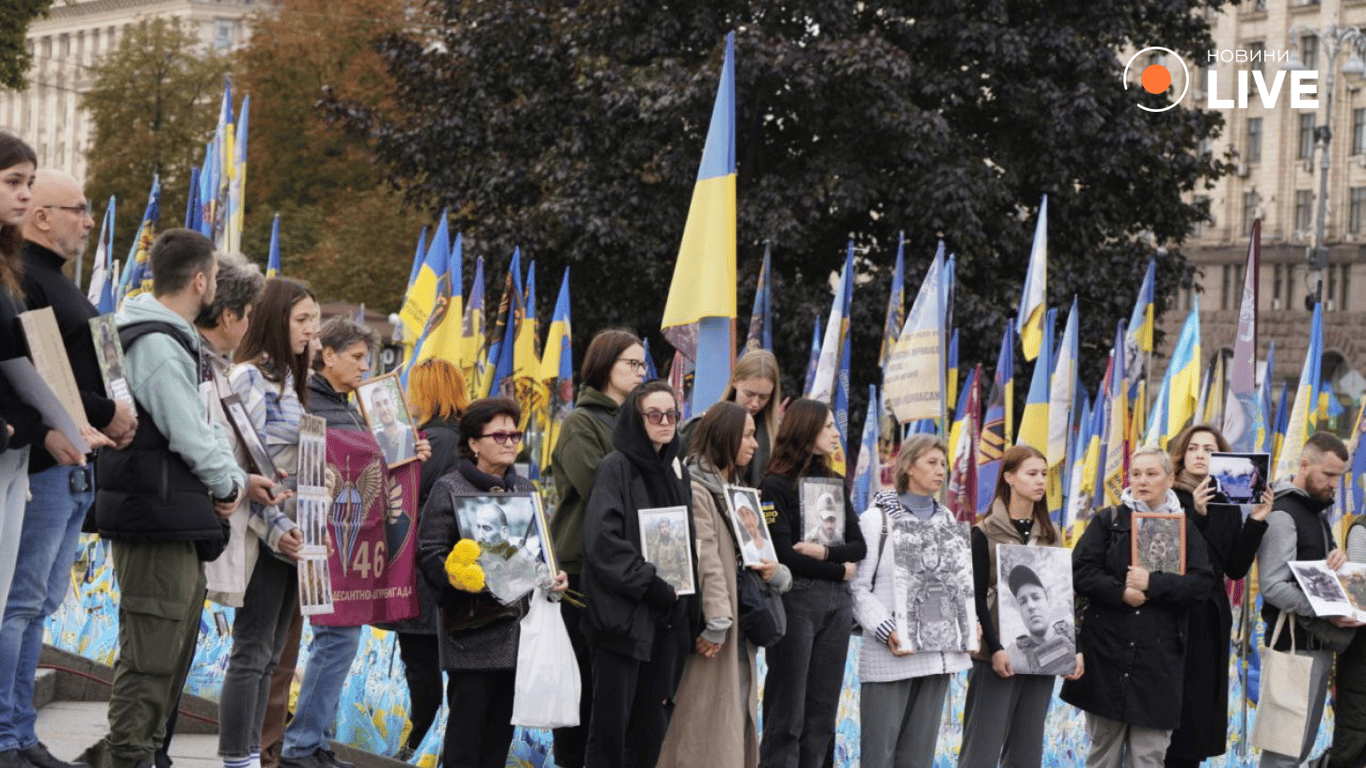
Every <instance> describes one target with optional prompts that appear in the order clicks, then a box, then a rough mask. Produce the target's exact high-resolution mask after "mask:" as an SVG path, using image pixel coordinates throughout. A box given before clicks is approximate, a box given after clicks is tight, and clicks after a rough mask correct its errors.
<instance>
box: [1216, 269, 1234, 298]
mask: <svg viewBox="0 0 1366 768" xmlns="http://www.w3.org/2000/svg"><path fill="white" fill-rule="evenodd" d="M1219 273H1220V275H1221V276H1222V279H1221V280H1220V281H1219V308H1220V309H1228V294H1229V283H1231V282H1232V281H1233V265H1232V264H1225V265H1224V266H1223V267H1221V268H1220V269H1219Z"/></svg>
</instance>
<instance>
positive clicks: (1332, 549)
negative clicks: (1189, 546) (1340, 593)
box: [1257, 432, 1360, 768]
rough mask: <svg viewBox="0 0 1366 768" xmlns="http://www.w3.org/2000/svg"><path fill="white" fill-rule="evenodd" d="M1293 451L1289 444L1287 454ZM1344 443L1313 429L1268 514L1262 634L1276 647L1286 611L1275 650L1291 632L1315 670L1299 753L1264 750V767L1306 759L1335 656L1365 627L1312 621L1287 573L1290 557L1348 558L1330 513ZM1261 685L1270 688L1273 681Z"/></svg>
mask: <svg viewBox="0 0 1366 768" xmlns="http://www.w3.org/2000/svg"><path fill="white" fill-rule="evenodd" d="M1288 448H1289V446H1287V449H1288ZM1347 456H1348V454H1347V446H1345V445H1343V443H1342V441H1341V440H1339V439H1338V438H1337V436H1335V435H1333V434H1331V433H1328V432H1316V433H1315V434H1314V435H1313V436H1311V437H1310V438H1309V441H1308V442H1306V443H1305V444H1304V449H1303V451H1301V453H1300V461H1299V465H1298V467H1296V469H1295V474H1294V475H1293V476H1292V477H1289V478H1283V479H1282V480H1280V481H1279V482H1277V483H1276V485H1275V491H1276V501H1275V502H1274V503H1273V504H1272V506H1271V514H1270V515H1267V518H1266V523H1267V529H1266V534H1265V536H1263V537H1262V545H1261V547H1260V548H1258V550H1257V567H1258V582H1257V584H1258V588H1259V589H1260V590H1261V593H1262V619H1263V620H1264V621H1265V622H1266V627H1265V630H1264V635H1263V637H1265V638H1266V642H1267V644H1268V645H1270V644H1271V638H1272V634H1273V633H1274V632H1275V629H1276V623H1277V620H1278V619H1279V618H1280V615H1281V612H1282V611H1285V612H1286V613H1287V614H1289V616H1288V617H1287V621H1286V624H1285V627H1284V628H1283V629H1282V630H1281V635H1280V637H1279V638H1278V639H1277V641H1276V650H1279V651H1288V650H1289V649H1290V634H1291V632H1292V631H1293V632H1294V635H1295V648H1296V651H1295V652H1296V653H1297V654H1298V655H1300V656H1304V657H1307V658H1310V659H1313V669H1312V671H1311V673H1310V686H1309V701H1308V702H1306V704H1307V705H1308V708H1309V710H1308V719H1307V722H1306V723H1305V729H1304V733H1303V735H1302V737H1301V747H1300V751H1299V754H1297V755H1282V754H1278V753H1276V752H1270V751H1267V750H1263V751H1262V758H1261V763H1260V766H1261V768H1293V766H1297V765H1299V764H1300V763H1301V762H1302V761H1303V760H1305V759H1306V758H1308V757H1309V751H1310V750H1311V749H1313V747H1314V741H1315V740H1316V739H1317V738H1318V733H1319V723H1320V721H1321V720H1322V718H1323V703H1324V697H1325V696H1326V695H1327V693H1328V673H1329V672H1330V671H1331V670H1332V668H1333V654H1334V652H1335V651H1337V650H1342V648H1345V647H1346V646H1347V644H1348V643H1350V642H1351V639H1352V636H1353V634H1354V633H1355V631H1356V629H1355V628H1356V627H1358V626H1360V622H1357V621H1356V620H1354V619H1352V618H1350V617H1347V616H1330V617H1328V618H1327V619H1321V618H1315V616H1314V609H1313V607H1312V606H1311V605H1310V604H1309V598H1308V597H1306V596H1305V594H1304V590H1302V589H1300V585H1299V582H1298V581H1296V579H1295V575H1294V574H1293V573H1292V572H1291V570H1290V565H1289V563H1290V561H1291V560H1326V561H1327V562H1328V567H1329V568H1332V569H1334V570H1336V569H1337V568H1339V567H1341V566H1342V564H1343V563H1344V562H1345V561H1346V556H1345V554H1344V553H1343V551H1342V550H1341V549H1339V548H1338V547H1337V546H1336V545H1335V544H1334V543H1333V531H1332V528H1331V526H1330V525H1329V523H1328V517H1327V513H1328V511H1329V510H1330V509H1331V508H1332V506H1333V492H1334V490H1335V489H1336V488H1337V486H1338V481H1339V480H1341V479H1342V475H1343V473H1344V472H1346V471H1347ZM1263 679H1264V680H1267V682H1264V683H1263V685H1269V684H1270V683H1269V680H1268V679H1267V678H1263Z"/></svg>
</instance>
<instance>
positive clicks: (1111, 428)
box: [1101, 320, 1129, 505]
mask: <svg viewBox="0 0 1366 768" xmlns="http://www.w3.org/2000/svg"><path fill="white" fill-rule="evenodd" d="M1124 338H1125V336H1124V321H1123V320H1120V321H1119V326H1118V328H1116V330H1115V344H1114V347H1113V348H1112V349H1111V356H1112V357H1113V359H1114V364H1113V370H1112V371H1111V372H1110V386H1109V389H1108V390H1107V391H1106V397H1107V398H1108V402H1107V404H1106V407H1107V411H1106V414H1105V466H1104V475H1103V476H1102V478H1101V480H1102V484H1103V486H1104V491H1105V503H1106V504H1107V505H1113V504H1118V503H1119V494H1120V491H1122V490H1124V485H1125V482H1124V479H1125V478H1124V474H1125V472H1126V470H1127V469H1128V467H1129V448H1128V440H1127V438H1128V436H1129V386H1128V380H1127V379H1126V374H1125V370H1124Z"/></svg>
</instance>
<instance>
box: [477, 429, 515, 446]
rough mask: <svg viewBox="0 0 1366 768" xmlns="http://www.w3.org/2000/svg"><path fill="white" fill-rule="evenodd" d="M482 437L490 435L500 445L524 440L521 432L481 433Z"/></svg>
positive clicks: (513, 443)
mask: <svg viewBox="0 0 1366 768" xmlns="http://www.w3.org/2000/svg"><path fill="white" fill-rule="evenodd" d="M479 437H480V438H485V437H489V438H492V439H493V442H495V443H497V444H499V445H516V444H517V443H520V442H521V441H522V433H521V432H490V433H488V434H487V435H480V436H479Z"/></svg>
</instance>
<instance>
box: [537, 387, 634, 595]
mask: <svg viewBox="0 0 1366 768" xmlns="http://www.w3.org/2000/svg"><path fill="white" fill-rule="evenodd" d="M620 410H621V406H620V405H618V404H617V401H616V400H613V399H612V398H610V397H608V396H607V395H604V394H603V393H601V392H599V391H598V390H596V389H594V388H592V387H590V386H588V385H587V384H585V385H583V386H582V387H581V388H580V389H579V399H578V400H577V401H575V402H574V410H572V411H570V412H569V415H568V416H566V417H565V419H564V424H563V425H562V426H561V427H560V437H559V439H558V440H556V441H555V448H554V450H553V451H552V452H551V454H550V472H551V476H552V477H553V478H554V479H555V488H556V490H558V491H559V492H560V504H559V506H558V507H557V508H556V509H555V514H553V515H552V516H551V517H550V536H551V539H552V540H553V541H554V542H555V554H556V555H558V557H559V561H560V567H561V568H563V569H564V571H565V573H570V574H576V575H577V574H578V573H580V572H582V571H583V514H584V511H585V510H586V509H587V508H588V497H589V495H590V494H591V493H592V491H593V479H594V477H595V476H596V475H597V472H598V465H599V464H601V463H602V460H603V457H605V456H606V455H607V454H609V453H611V452H612V429H613V427H615V426H616V423H617V413H618V411H620Z"/></svg>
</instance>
